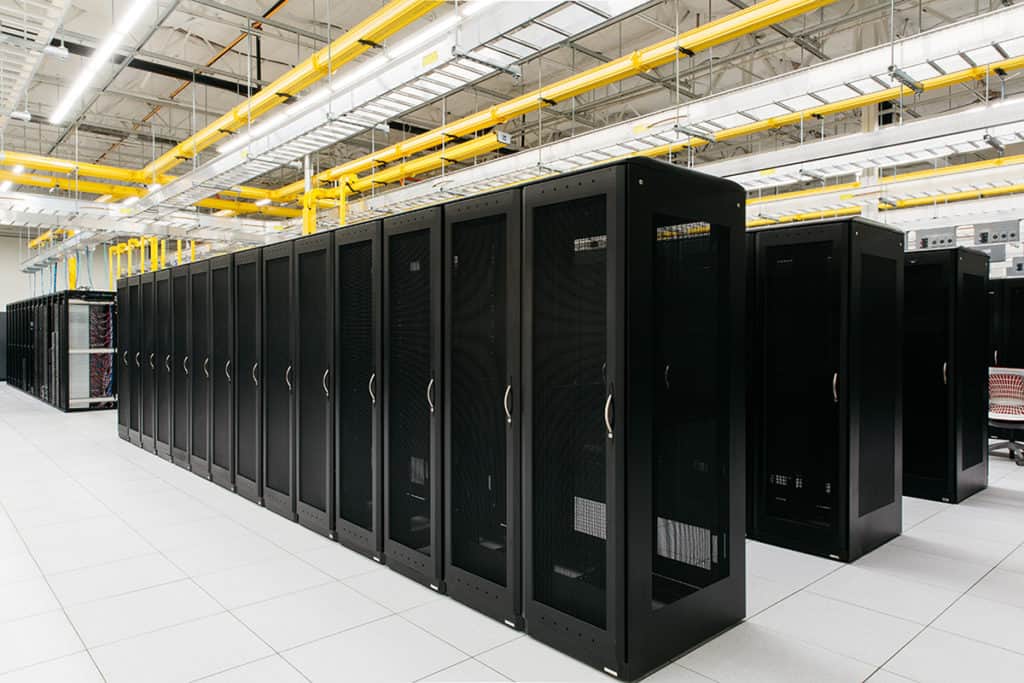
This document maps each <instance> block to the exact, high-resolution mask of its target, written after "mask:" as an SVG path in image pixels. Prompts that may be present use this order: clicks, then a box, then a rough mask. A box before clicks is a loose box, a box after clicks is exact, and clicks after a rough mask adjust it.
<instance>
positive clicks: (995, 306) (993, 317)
mask: <svg viewBox="0 0 1024 683" xmlns="http://www.w3.org/2000/svg"><path fill="white" fill-rule="evenodd" d="M1004 282H1005V280H1003V279H999V280H989V283H988V316H989V317H988V323H989V327H988V341H989V354H988V362H989V364H990V365H991V366H993V367H997V366H998V365H999V349H1000V348H1001V347H1002V346H1003V284H1004Z"/></svg>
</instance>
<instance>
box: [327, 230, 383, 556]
mask: <svg viewBox="0 0 1024 683" xmlns="http://www.w3.org/2000/svg"><path fill="white" fill-rule="evenodd" d="M334 250H335V253H334V260H335V269H334V274H335V280H334V299H335V322H334V325H335V328H334V329H335V332H334V334H335V339H336V342H335V345H334V346H335V353H336V357H335V361H334V367H335V369H336V370H335V373H333V374H334V375H335V380H334V407H335V446H334V447H335V455H334V462H335V469H336V471H335V510H336V515H337V519H336V521H335V528H336V535H337V537H338V540H339V541H340V542H341V543H343V544H344V545H346V546H347V547H349V548H352V549H353V550H356V551H358V552H361V553H363V554H365V555H368V556H370V557H372V558H374V559H376V560H377V561H382V560H383V557H382V552H383V549H384V545H383V543H384V537H383V523H384V520H383V517H384V512H383V504H382V501H383V491H382V488H381V486H382V478H383V474H382V471H381V464H382V461H381V439H382V435H381V406H382V404H383V402H382V400H381V398H380V392H379V387H380V380H379V376H380V363H381V358H382V352H381V348H382V346H381V345H382V340H381V319H382V297H381V287H382V284H383V281H382V280H381V273H382V258H383V255H382V252H381V223H380V221H372V222H369V223H363V224H359V225H353V226H348V227H345V228H344V229H343V230H336V231H334Z"/></svg>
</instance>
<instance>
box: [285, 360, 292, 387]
mask: <svg viewBox="0 0 1024 683" xmlns="http://www.w3.org/2000/svg"><path fill="white" fill-rule="evenodd" d="M284 383H285V384H287V385H288V392H289V393H291V390H292V366H290V365H289V366H288V369H287V370H285V371H284Z"/></svg>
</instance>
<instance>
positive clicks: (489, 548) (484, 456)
mask: <svg viewBox="0 0 1024 683" xmlns="http://www.w3.org/2000/svg"><path fill="white" fill-rule="evenodd" d="M505 234H506V226H505V216H504V214H501V215H498V216H490V217H486V218H480V219H476V220H472V221H465V222H461V223H455V224H454V225H453V226H452V230H451V236H452V247H451V259H452V261H451V263H450V264H449V267H450V268H451V291H450V294H449V296H450V298H449V300H448V301H449V305H450V306H451V312H450V315H451V327H450V337H449V343H450V344H451V347H450V348H451V355H450V363H451V387H450V390H451V404H450V406H449V409H450V411H451V412H450V420H451V430H450V435H449V438H450V443H449V448H450V452H451V468H452V472H451V477H450V479H449V481H450V482H451V491H450V496H451V524H452V529H451V548H452V564H454V565H455V566H457V567H461V568H462V569H465V570H467V571H469V572H472V573H473V574H476V575H477V576H481V577H483V578H485V579H488V580H490V581H493V582H494V583H497V584H500V585H502V586H504V585H505V554H506V542H507V541H506V533H507V526H506V520H505V512H506V503H505V493H506V477H505V470H506V449H505V414H504V410H503V408H502V401H503V399H504V393H505V387H506V385H507V382H508V379H507V377H506V367H507V358H506V356H507V351H506V344H507V341H508V329H507V323H506V321H507V312H508V293H507V292H506V276H507V273H506V262H507V258H506V253H505V251H506V250H505Z"/></svg>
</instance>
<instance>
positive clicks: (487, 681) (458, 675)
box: [420, 659, 509, 683]
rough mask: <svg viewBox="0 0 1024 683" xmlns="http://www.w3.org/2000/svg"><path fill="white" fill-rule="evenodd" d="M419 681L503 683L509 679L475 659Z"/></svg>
mask: <svg viewBox="0 0 1024 683" xmlns="http://www.w3.org/2000/svg"><path fill="white" fill-rule="evenodd" d="M420 680H421V681H430V682H431V683H458V682H459V681H465V682H466V683H491V682H492V681H493V682H497V683H504V681H508V680H509V679H508V678H506V677H505V676H502V675H501V674H500V673H498V672H497V671H495V670H494V669H492V668H490V667H489V666H485V665H484V664H481V663H480V662H478V661H477V660H475V659H467V660H466V661H464V662H459V663H458V664H456V665H455V666H450V667H448V668H447V669H444V670H443V671H438V672H437V673H436V674H433V675H431V676H427V677H426V678H421V679H420Z"/></svg>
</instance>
